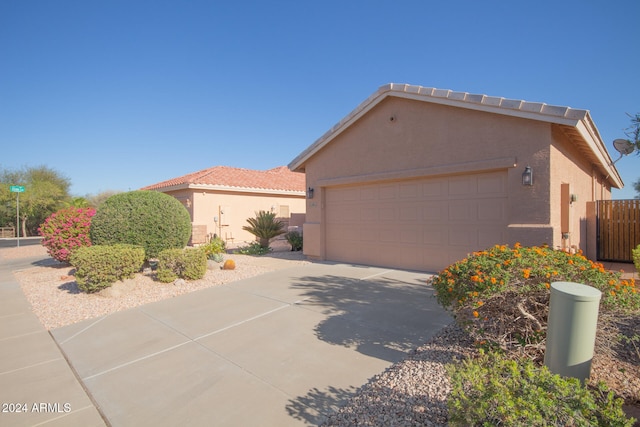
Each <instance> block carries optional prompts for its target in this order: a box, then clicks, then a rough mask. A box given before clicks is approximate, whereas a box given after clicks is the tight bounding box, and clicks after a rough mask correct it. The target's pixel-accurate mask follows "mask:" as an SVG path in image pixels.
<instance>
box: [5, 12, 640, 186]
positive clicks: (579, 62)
mask: <svg viewBox="0 0 640 427" xmlns="http://www.w3.org/2000/svg"><path fill="white" fill-rule="evenodd" d="M638 16H640V2H638V1H637V0H607V1H594V0H582V1H573V0H570V1H547V0H542V1H535V2H530V1H527V2H524V1H522V2H520V1H511V2H506V1H492V0H487V1H482V2H481V1H477V0H470V1H462V0H458V1H456V0H453V1H446V2H435V1H434V2H431V1H417V0H416V1H403V0H399V1H394V2H389V1H384V2H383V1H377V0H370V1H344V0H343V1H333V0H326V1H305V0H292V1H279V0H273V1H270V2H259V1H243V0H237V1H226V2H221V1H199V0H190V1H178V0H175V1H173V0H168V1H162V0H153V1H138V0H127V1H119V0H109V1H97V0H96V1H86V0H79V1H70V0H56V1H49V0H47V1H44V0H33V1H29V0H3V1H2V2H0V147H2V148H1V150H2V154H1V155H0V167H2V168H9V169H14V168H19V167H22V166H39V165H46V166H49V167H51V168H53V169H55V170H58V171H59V172H61V173H62V174H64V175H65V176H67V177H68V178H69V179H70V180H71V183H72V187H71V192H72V193H73V194H74V195H85V194H96V193H99V192H101V191H105V190H129V189H132V190H133V189H137V188H140V187H142V186H145V185H149V184H153V183H156V182H159V181H162V180H165V179H169V178H174V177H177V176H181V175H184V174H186V173H190V172H194V171H197V170H200V169H205V168H208V167H211V166H217V165H227V166H236V167H244V168H251V169H269V168H272V167H275V166H280V165H286V164H288V163H289V162H290V161H291V160H292V159H293V158H294V157H295V156H297V155H298V154H299V153H300V152H301V151H302V150H303V149H305V148H306V147H307V146H308V145H310V144H311V143H313V142H314V141H315V140H316V139H317V138H319V137H320V136H321V135H322V134H323V133H324V132H326V131H327V130H328V129H329V128H330V127H331V126H333V125H334V124H335V123H336V122H338V121H339V120H340V119H341V118H342V117H343V116H345V115H346V114H347V113H349V112H350V111H351V110H353V109H354V108H355V107H356V106H357V105H358V104H360V102H362V101H363V100H364V99H366V98H367V97H368V96H369V95H371V94H372V93H373V92H375V91H376V90H377V89H378V87H379V86H381V85H383V84H386V83H390V82H394V83H409V84H414V85H421V86H428V87H436V88H442V89H452V90H456V91H464V92H472V93H482V94H486V95H491V96H501V97H506V98H515V99H524V100H527V101H536V102H545V103H547V104H552V105H563V106H570V107H574V108H581V109H588V110H590V111H591V115H592V118H593V119H594V121H595V123H596V126H597V127H598V129H599V131H600V134H601V135H602V137H603V140H604V141H605V142H606V143H607V148H608V149H609V151H610V153H611V156H612V158H613V159H616V158H617V152H615V151H614V150H613V145H612V141H613V140H614V139H616V138H620V137H624V129H625V128H627V127H628V126H629V124H630V121H629V118H628V117H627V115H626V113H630V114H635V113H637V112H640V103H639V101H640V84H638V83H639V81H638V70H639V69H640V58H639V55H638V51H637V45H638V42H640V26H638V25H637V17H638ZM616 166H617V167H618V170H619V171H620V173H621V175H622V178H623V180H624V181H625V184H626V186H625V189H624V190H623V191H614V198H632V197H633V196H634V195H635V192H634V191H633V185H632V184H633V182H634V181H636V180H637V179H638V178H640V157H638V156H636V155H632V156H628V157H625V158H623V159H622V160H620V161H619V162H618V163H616Z"/></svg>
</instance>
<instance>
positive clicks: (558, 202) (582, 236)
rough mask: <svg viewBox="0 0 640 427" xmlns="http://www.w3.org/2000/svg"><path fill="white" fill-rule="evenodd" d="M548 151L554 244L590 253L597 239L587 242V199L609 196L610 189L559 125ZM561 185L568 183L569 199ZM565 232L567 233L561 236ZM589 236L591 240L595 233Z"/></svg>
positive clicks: (593, 200)
mask: <svg viewBox="0 0 640 427" xmlns="http://www.w3.org/2000/svg"><path fill="white" fill-rule="evenodd" d="M550 150H551V156H550V165H551V171H552V176H553V177H554V180H553V182H552V184H551V188H550V194H551V198H550V208H551V218H552V221H551V223H552V226H553V227H554V230H556V232H555V233H554V239H553V247H556V248H562V249H566V250H582V251H583V252H585V253H588V252H591V251H589V250H588V247H589V246H591V247H595V244H596V242H595V241H592V242H590V241H589V237H588V236H589V235H590V234H591V233H588V227H587V222H588V221H587V219H588V217H589V213H588V211H587V205H588V203H589V202H595V201H597V200H609V199H611V189H610V187H608V186H606V185H604V184H603V183H604V177H602V176H601V174H600V173H598V172H597V171H596V170H595V169H594V167H593V166H592V165H591V164H590V163H589V162H588V161H587V160H586V158H585V156H584V155H583V154H582V153H581V152H580V151H579V150H577V149H576V148H575V146H574V145H573V144H572V143H571V141H570V140H569V139H568V138H567V136H566V135H564V134H563V132H562V130H561V129H560V128H558V127H553V143H552V145H551V147H550ZM563 184H564V185H567V186H568V195H569V197H568V198H567V197H563V195H562V190H561V189H562V185H563ZM572 195H573V196H574V200H573V201H572V199H571V196H572ZM563 215H566V216H567V218H566V220H567V221H568V230H564V229H563V228H566V226H563V224H562V223H561V221H562V218H563ZM565 231H568V234H564V235H563V234H562V233H563V232H565ZM591 235H592V237H591V240H594V237H595V236H594V235H593V234H591ZM594 259H595V258H594Z"/></svg>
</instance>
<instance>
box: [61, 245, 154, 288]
mask: <svg viewBox="0 0 640 427" xmlns="http://www.w3.org/2000/svg"><path fill="white" fill-rule="evenodd" d="M70 262H71V265H72V266H73V267H75V269H76V273H75V276H76V283H77V284H78V288H80V289H81V290H83V291H85V292H88V293H92V292H97V291H99V290H101V289H104V288H107V287H109V286H111V285H112V284H113V283H115V282H117V281H118V280H122V279H128V278H131V277H133V276H134V274H135V273H137V272H139V271H140V270H141V269H142V265H143V264H144V248H142V247H141V246H135V245H127V244H116V245H94V246H85V247H81V248H78V249H76V250H75V251H74V252H73V253H72V254H71V257H70Z"/></svg>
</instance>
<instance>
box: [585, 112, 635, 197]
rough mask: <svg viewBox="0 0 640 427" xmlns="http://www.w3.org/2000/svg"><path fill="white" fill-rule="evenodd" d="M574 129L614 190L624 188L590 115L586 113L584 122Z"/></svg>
mask: <svg viewBox="0 0 640 427" xmlns="http://www.w3.org/2000/svg"><path fill="white" fill-rule="evenodd" d="M575 129H576V130H577V131H578V133H580V136H581V137H582V139H583V140H584V141H585V143H586V144H587V146H588V147H589V150H591V152H592V153H593V154H594V155H595V156H596V158H597V159H598V162H599V163H600V166H601V168H600V169H601V170H602V171H604V173H605V174H606V176H607V178H606V179H608V180H609V182H610V183H611V185H612V186H613V187H615V188H622V187H624V182H623V181H622V177H620V174H619V173H618V169H616V167H615V166H614V165H613V160H612V159H611V156H610V155H609V152H608V151H607V149H606V147H605V145H604V142H603V141H602V138H601V137H600V133H599V132H598V129H597V128H596V126H595V124H594V123H593V120H591V115H590V114H588V113H587V116H586V117H585V119H584V120H581V121H580V122H579V123H578V124H577V125H576V126H575Z"/></svg>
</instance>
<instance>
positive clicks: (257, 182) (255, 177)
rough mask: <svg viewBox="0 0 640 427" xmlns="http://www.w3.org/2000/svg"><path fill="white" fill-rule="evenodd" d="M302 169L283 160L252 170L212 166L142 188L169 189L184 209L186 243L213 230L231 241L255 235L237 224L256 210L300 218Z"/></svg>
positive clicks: (195, 241) (296, 222) (242, 223)
mask: <svg viewBox="0 0 640 427" xmlns="http://www.w3.org/2000/svg"><path fill="white" fill-rule="evenodd" d="M304 185H305V182H304V174H301V173H297V172H292V171H290V170H289V169H288V168H287V167H286V166H280V167H277V168H274V169H269V170H266V171H257V170H250V169H243V168H233V167H228V166H216V167H212V168H209V169H205V170H201V171H198V172H194V173H191V174H187V175H184V176H181V177H178V178H173V179H169V180H167V181H163V182H160V183H157V184H153V185H150V186H147V187H144V188H142V190H156V191H160V192H163V193H166V194H169V195H171V196H173V197H175V198H176V199H178V200H179V201H180V202H182V203H183V204H184V206H185V207H186V208H187V210H188V211H189V214H190V215H191V220H192V226H193V232H192V236H191V244H195V245H197V244H200V243H204V242H205V241H206V238H207V237H210V236H213V235H217V236H219V237H221V238H222V239H223V240H225V241H227V243H228V244H230V245H238V244H243V243H246V242H252V241H254V240H255V236H253V235H252V234H250V233H249V232H247V231H244V230H242V227H243V226H245V225H248V224H247V218H251V217H255V213H256V212H257V211H260V210H263V211H268V212H274V213H275V214H276V217H277V218H279V219H281V220H282V221H284V222H285V223H288V225H289V226H297V225H298V226H301V225H302V222H303V221H304V212H305V191H304V188H305V187H304Z"/></svg>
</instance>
